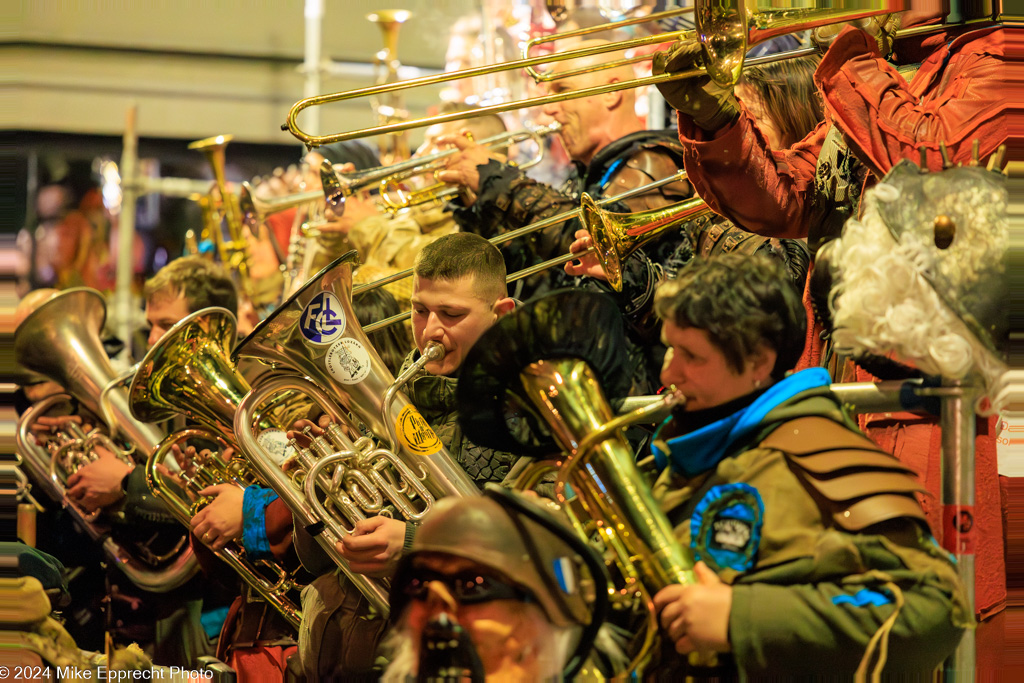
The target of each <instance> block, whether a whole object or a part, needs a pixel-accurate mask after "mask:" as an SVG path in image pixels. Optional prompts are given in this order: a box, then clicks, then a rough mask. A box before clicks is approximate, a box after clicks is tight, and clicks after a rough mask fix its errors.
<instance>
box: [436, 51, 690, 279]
mask: <svg viewBox="0 0 1024 683" xmlns="http://www.w3.org/2000/svg"><path fill="white" fill-rule="evenodd" d="M606 43H607V41H600V40H589V41H584V42H581V43H578V44H577V46H576V47H589V46H594V45H600V44H606ZM620 57H621V54H620V53H615V54H611V55H608V54H605V55H599V56H593V57H588V58H584V59H574V60H568V61H564V62H558V63H555V64H553V65H551V66H552V68H553V70H554V71H556V72H565V71H567V70H569V69H577V68H580V67H585V66H594V65H597V64H600V63H607V62H609V61H612V60H614V59H618V58H620ZM631 78H633V71H632V68H630V67H629V66H625V67H620V68H617V69H610V70H604V71H598V72H594V73H588V74H581V75H578V76H573V77H571V78H565V79H561V80H555V81H551V82H550V83H548V91H549V92H550V93H551V94H556V93H559V92H563V91H568V90H578V89H581V88H587V87H592V86H596V85H604V84H607V83H617V82H622V81H626V80H629V79H631ZM635 105H636V93H635V92H634V91H633V90H620V91H617V92H611V93H606V94H604V95H597V96H594V97H587V98H582V99H577V100H569V101H565V102H556V103H552V104H549V105H547V106H546V107H544V113H545V114H546V115H548V116H550V117H551V118H553V119H554V120H555V121H557V122H558V123H560V124H562V130H561V132H560V133H559V135H560V137H561V139H562V142H563V144H564V145H565V148H566V150H567V151H568V152H569V155H570V157H571V158H572V161H573V166H574V169H573V172H572V174H571V176H570V178H569V180H568V181H567V183H566V185H565V186H563V187H562V188H561V189H559V190H556V189H555V188H552V187H549V186H546V185H542V184H539V183H537V182H535V181H533V180H531V179H529V178H528V177H526V175H525V174H523V173H522V172H521V171H519V170H518V169H516V168H515V167H512V166H510V165H508V164H506V163H504V159H503V158H501V157H500V156H498V155H496V154H492V153H490V152H489V151H488V150H486V149H485V148H483V147H481V146H480V145H477V144H474V143H473V142H472V141H471V140H470V139H468V138H466V137H464V136H453V137H449V138H442V139H441V140H440V142H446V143H448V144H453V145H456V146H457V147H459V149H460V153H459V154H456V155H454V156H453V157H451V158H450V159H449V162H448V164H447V168H446V170H444V171H442V172H441V173H440V174H439V176H438V177H439V179H440V180H443V181H444V182H448V183H453V184H457V185H460V186H462V187H463V188H465V190H466V192H465V193H464V196H463V199H462V200H461V202H459V203H457V204H459V206H458V208H457V209H456V211H455V219H456V221H457V222H458V223H459V226H460V227H461V229H462V230H466V231H472V232H476V233H479V234H481V235H483V236H484V237H492V236H494V235H497V234H501V233H503V232H506V231H509V230H513V229H515V228H518V227H521V226H524V225H527V224H529V223H532V222H534V221H537V220H539V219H541V218H545V217H547V216H550V215H553V214H556V213H560V212H562V211H568V210H571V209H575V208H577V207H579V198H580V194H581V193H583V192H587V193H589V194H590V195H591V196H593V197H595V198H596V199H601V198H603V197H608V196H612V195H616V194H619V193H622V192H625V191H626V190H630V189H633V188H636V187H639V186H640V185H644V184H646V183H649V182H651V181H653V180H658V179H661V178H664V177H666V176H669V175H671V174H673V173H675V172H676V171H678V170H679V169H680V168H682V156H681V155H680V152H681V148H680V146H679V144H678V141H677V140H676V135H675V133H674V131H653V130H645V129H644V125H643V122H642V121H641V120H640V118H639V117H638V116H637V115H636V106H635ZM691 193H692V190H691V189H690V186H689V184H688V183H686V182H685V181H684V182H677V183H673V184H672V185H668V186H666V187H663V188H661V189H659V190H653V191H651V192H649V193H647V194H644V195H641V196H638V197H634V198H632V199H630V200H628V201H626V202H622V203H620V204H619V205H617V206H611V207H608V208H610V209H611V210H615V211H623V212H634V211H643V210H646V209H650V208H656V207H662V206H666V205H668V204H674V203H676V202H679V201H683V200H684V199H687V198H689V197H690V196H691ZM579 228H580V225H579V223H578V222H576V221H572V222H568V223H563V224H561V225H556V226H553V227H551V228H549V229H547V230H544V231H542V232H540V233H536V234H535V236H534V237H532V238H529V239H526V240H518V241H517V243H513V244H508V245H505V246H504V247H503V254H504V256H505V260H506V264H507V265H508V268H509V271H510V272H511V271H512V270H518V269H519V268H521V267H523V266H526V265H530V264H533V263H537V262H539V261H542V260H545V259H548V258H551V257H553V256H556V255H558V254H562V253H567V252H568V251H569V247H570V245H571V244H572V242H573V235H574V233H575V232H576V230H578V229H579ZM685 235H686V233H685V232H684V231H682V230H680V231H678V232H672V233H671V234H669V235H667V236H666V237H665V238H663V239H662V240H660V241H661V242H663V243H665V244H666V245H671V246H672V247H674V246H677V245H678V243H679V241H680V240H686V239H689V238H688V237H686V236H685ZM659 250H660V247H658V246H657V245H653V248H650V247H649V248H648V255H649V256H651V259H652V260H653V261H654V263H655V264H658V263H660V260H659V256H658V253H659ZM642 263H644V260H643V259H638V260H637V264H642ZM648 265H649V266H650V264H648ZM637 267H640V266H639V265H638V266H637ZM652 267H653V266H652ZM570 272H572V271H570ZM565 282H566V280H565V275H564V274H562V273H558V272H554V273H552V272H549V273H548V274H547V275H545V276H541V277H539V278H535V279H531V280H530V281H528V286H527V289H526V290H525V291H523V290H520V291H519V292H517V293H516V296H517V297H519V298H528V297H529V296H532V295H535V294H539V293H542V292H543V291H545V290H547V289H550V288H552V287H555V286H558V285H561V284H565Z"/></svg>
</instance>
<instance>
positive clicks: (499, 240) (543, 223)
mask: <svg viewBox="0 0 1024 683" xmlns="http://www.w3.org/2000/svg"><path fill="white" fill-rule="evenodd" d="M686 177H687V176H686V171H684V170H679V171H677V172H676V173H673V174H672V175H670V176H665V177H664V178H660V179H659V180H655V181H653V182H650V183H647V184H645V185H640V186H639V187H634V188H633V189H631V190H626V191H625V192H622V193H620V194H617V195H613V196H611V197H606V198H604V199H601V200H600V201H594V202H593V205H594V207H595V208H600V207H603V206H608V205H609V204H614V203H615V202H621V201H625V200H627V199H630V198H632V197H637V196H640V195H644V194H647V193H648V192H650V191H652V190H656V189H658V188H659V187H664V186H666V185H671V184H673V183H677V182H680V181H682V180H686ZM592 201H593V200H592ZM582 217H583V208H582V206H581V207H580V208H579V209H572V210H570V211H563V212H562V213H557V214H555V215H554V216H548V217H547V218H543V219H541V220H539V221H537V222H535V223H530V224H529V225H524V226H523V227H521V228H518V229H516V230H511V231H509V232H506V233H505V234H503V235H495V236H494V237H491V238H490V239H488V240H487V241H488V242H490V243H491V244H493V245H495V246H497V245H499V244H504V243H505V242H511V241H512V240H514V239H519V238H520V237H525V236H526V235H529V234H531V233H534V232H537V231H538V230H543V229H544V228H550V227H551V226H552V225H558V224H559V223H564V222H566V221H571V220H573V219H574V218H582ZM583 255H584V252H578V253H574V254H569V255H563V256H558V257H556V258H554V259H551V260H549V261H545V262H543V263H539V264H537V265H534V266H530V267H529V268H527V269H525V270H523V271H520V272H518V273H513V274H512V275H509V278H513V279H507V280H506V282H514V281H515V280H520V279H522V278H525V277H529V276H530V275H533V274H535V273H539V272H540V271H542V270H546V269H547V268H551V267H554V266H557V265H559V264H562V263H565V262H566V261H571V260H572V259H574V258H579V257H580V256H583ZM412 273H413V269H412V268H407V269H405V270H401V271H399V272H397V273H392V274H391V275H388V276H387V277H382V278H380V279H379V280H374V281H373V282H367V283H366V284H362V285H357V286H356V287H354V288H353V289H352V296H358V295H359V294H361V293H363V292H368V291H370V290H371V289H377V288H378V287H383V286H385V285H390V284H391V283H393V282H398V281H399V280H404V279H405V278H407V277H412ZM516 276H518V277H516ZM406 317H408V314H407V313H403V314H400V315H399V316H394V317H391V318H388V319H386V320H382V321H380V322H376V323H373V324H371V325H367V326H366V328H365V331H366V332H373V331H375V330H379V329H380V328H382V327H387V326H388V325H391V324H393V323H396V322H399V321H400V320H405V318H406Z"/></svg>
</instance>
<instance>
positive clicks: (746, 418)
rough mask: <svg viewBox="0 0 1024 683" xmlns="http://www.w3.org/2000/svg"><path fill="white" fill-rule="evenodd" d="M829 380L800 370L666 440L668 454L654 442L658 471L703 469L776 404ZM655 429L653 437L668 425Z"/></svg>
mask: <svg viewBox="0 0 1024 683" xmlns="http://www.w3.org/2000/svg"><path fill="white" fill-rule="evenodd" d="M831 381H832V379H831V377H829V374H828V372H827V371H826V370H825V369H824V368H810V369H808V370H801V371H800V372H797V373H794V374H792V375H790V376H789V377H787V378H785V379H784V380H782V381H781V382H779V383H777V384H775V385H774V386H772V387H771V388H769V389H768V390H767V391H766V392H764V393H763V394H761V396H760V397H758V399H757V400H756V401H754V402H753V403H751V404H750V405H749V406H747V407H745V408H742V409H741V410H737V411H736V412H735V413H733V414H732V415H730V416H728V417H725V418H722V419H721V420H718V421H717V422H712V423H711V424H709V425H705V426H704V427H701V428H700V429H698V430H696V431H693V432H690V433H689V434H684V435H682V436H677V437H675V438H673V439H669V440H668V444H667V445H668V450H669V452H668V453H665V452H664V451H663V450H661V449H660V448H658V446H657V444H655V445H654V448H653V450H654V462H655V463H656V464H657V466H658V470H659V471H661V470H664V469H665V467H667V466H669V465H671V466H672V471H674V472H678V473H679V474H682V475H683V476H685V477H693V476H695V475H697V474H700V473H701V472H706V471H708V470H710V469H711V468H713V467H714V466H715V465H717V464H718V463H719V462H721V460H722V458H724V457H725V456H726V454H727V453H728V452H729V450H730V447H731V446H732V445H733V444H735V443H736V442H738V441H740V440H741V439H742V438H744V437H745V436H747V435H749V434H750V433H751V432H753V431H754V430H756V429H757V428H758V427H760V425H761V422H762V421H763V420H764V418H765V417H766V416H767V415H768V413H770V412H771V411H773V410H774V409H775V408H776V407H778V406H779V405H781V404H783V403H785V402H786V401H788V400H789V399H791V398H793V397H794V396H796V395H797V394H801V393H803V392H805V391H808V390H810V389H817V388H819V387H824V386H828V385H829V383H831ZM671 420H672V418H671V417H670V418H668V419H667V420H665V422H663V423H662V424H661V427H659V428H658V432H657V433H655V435H654V438H655V439H657V438H658V434H660V433H661V430H662V429H663V428H664V427H665V425H666V424H668V423H669V422H670V421H671Z"/></svg>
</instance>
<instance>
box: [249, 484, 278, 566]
mask: <svg viewBox="0 0 1024 683" xmlns="http://www.w3.org/2000/svg"><path fill="white" fill-rule="evenodd" d="M276 499H277V494H276V493H274V491H273V490H272V489H265V488H262V487H259V486H248V487H246V489H245V494H244V497H243V498H242V546H243V547H244V548H245V553H246V555H248V556H249V559H251V560H264V559H273V553H271V552H270V541H269V540H268V539H267V524H266V512H267V506H268V505H270V503H271V502H273V501H274V500H276Z"/></svg>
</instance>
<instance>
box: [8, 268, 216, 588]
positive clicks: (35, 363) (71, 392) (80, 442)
mask: <svg viewBox="0 0 1024 683" xmlns="http://www.w3.org/2000/svg"><path fill="white" fill-rule="evenodd" d="M105 319H106V305H105V304H104V301H103V296H102V295H101V294H100V293H99V292H97V291H96V290H94V289H88V288H85V287H79V288H75V289H69V290H67V291H64V292H61V293H60V294H57V295H55V296H54V297H53V298H51V299H49V300H48V301H47V302H46V303H44V304H43V305H41V306H40V307H39V308H37V309H36V310H35V311H34V312H32V313H31V314H30V315H29V316H28V317H27V318H25V320H24V321H22V323H21V324H20V325H19V326H18V329H17V330H16V331H15V334H14V352H15V357H16V359H17V361H18V363H19V364H21V365H22V366H23V367H25V368H27V369H28V370H31V371H34V372H38V373H40V374H42V375H45V376H47V377H49V378H50V379H52V380H53V381H55V382H57V383H58V384H60V385H61V386H63V387H64V389H65V390H66V391H67V392H68V394H58V395H56V396H51V397H49V398H46V399H44V400H42V401H40V402H39V403H37V404H35V405H34V406H32V408H30V409H29V410H28V411H26V412H25V414H24V415H23V416H22V418H21V420H20V421H19V423H18V432H17V444H18V451H19V453H21V455H22V456H23V458H24V463H25V467H26V468H27V469H28V470H29V472H30V473H31V474H32V475H33V478H34V479H35V481H36V483H37V484H39V485H41V486H42V487H43V488H45V489H46V491H47V493H48V494H49V495H50V496H51V497H52V498H53V499H54V500H56V501H60V502H62V503H63V504H64V505H65V506H66V507H68V508H69V509H70V511H71V513H72V516H74V517H75V518H76V520H77V521H78V522H79V524H80V526H81V528H82V529H84V530H85V532H86V533H87V534H89V536H90V537H92V538H93V539H94V540H96V541H101V542H102V544H103V549H104V551H105V552H106V554H107V556H108V557H109V558H110V559H111V560H112V561H113V563H114V565H115V566H117V567H119V568H120V569H121V570H122V571H123V572H124V573H125V575H126V576H127V577H128V578H129V579H130V580H131V581H132V583H134V584H135V585H137V586H139V587H140V588H143V589H145V590H149V591H155V592H165V591H169V590H173V589H174V588H177V587H178V586H180V585H182V584H183V583H185V582H186V581H188V579H190V578H191V577H192V576H193V575H194V574H195V573H196V571H197V570H198V565H197V564H196V562H195V558H194V557H193V556H192V551H191V549H190V548H188V545H187V543H185V542H184V539H182V542H181V543H180V544H178V546H177V547H176V548H174V549H172V551H171V552H169V553H166V554H164V555H162V556H157V555H154V554H153V553H152V551H150V550H149V548H148V547H144V546H141V545H139V544H134V546H133V547H132V548H131V550H129V549H128V548H127V547H125V546H123V545H121V544H120V543H119V542H118V541H116V540H115V539H114V538H113V537H112V536H111V534H110V530H109V529H108V528H106V525H105V524H103V523H102V521H101V520H100V519H99V518H98V515H97V514H95V513H93V512H86V511H85V510H82V509H81V508H80V507H79V506H78V505H76V504H74V503H72V502H71V501H69V500H68V499H67V490H66V489H65V483H66V482H67V479H68V477H70V476H71V475H72V474H73V473H74V472H75V471H77V470H78V469H79V468H80V467H82V466H84V465H86V464H88V463H89V462H91V461H92V460H93V459H94V458H95V457H97V452H96V448H97V447H102V448H104V449H106V450H109V451H111V452H112V453H113V454H114V455H115V457H119V458H121V459H123V460H126V461H128V462H131V461H132V456H133V455H134V456H138V457H149V456H150V455H152V454H153V452H154V451H155V450H156V448H157V445H158V444H159V443H160V440H161V439H162V438H163V434H162V433H161V432H160V430H159V429H157V428H156V427H155V426H153V425H148V424H144V423H142V422H139V421H138V420H136V419H135V418H133V417H132V415H131V412H130V410H129V408H128V394H127V391H126V390H125V388H124V386H123V378H121V377H118V376H117V374H116V373H115V372H114V370H113V368H112V367H111V366H110V362H109V361H108V360H107V354H106V352H105V351H104V350H103V344H102V343H101V341H100V332H101V330H102V329H103V323H104V321H105ZM71 397H74V398H75V399H76V400H77V401H78V402H79V403H80V404H81V405H82V406H84V407H85V408H87V409H88V410H89V411H91V412H92V413H93V414H95V415H96V416H98V417H99V418H100V419H101V420H102V422H103V423H104V425H105V427H106V430H107V431H106V433H104V432H102V431H100V430H98V429H94V430H90V431H89V432H88V433H87V432H85V431H84V430H83V429H82V428H81V427H80V426H79V425H78V424H77V423H75V422H73V421H71V420H70V419H69V420H66V421H64V423H63V425H62V426H61V428H60V430H59V431H58V432H57V433H55V434H54V435H53V438H52V439H50V441H49V442H48V444H46V445H43V444H42V443H40V442H39V441H38V440H37V439H36V438H35V437H34V436H33V435H32V433H31V432H32V426H33V425H34V424H35V423H36V421H37V420H38V418H39V417H41V416H43V415H45V414H46V412H47V411H49V410H50V409H51V408H53V407H54V406H56V405H57V404H58V403H61V402H64V401H69V400H70V399H71ZM123 443H127V444H128V446H127V448H125V447H123V445H122V444H123ZM168 467H169V468H172V469H176V468H177V465H176V463H174V462H173V461H169V462H168ZM179 551H180V552H179Z"/></svg>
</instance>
